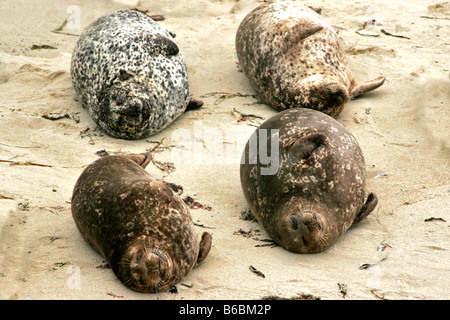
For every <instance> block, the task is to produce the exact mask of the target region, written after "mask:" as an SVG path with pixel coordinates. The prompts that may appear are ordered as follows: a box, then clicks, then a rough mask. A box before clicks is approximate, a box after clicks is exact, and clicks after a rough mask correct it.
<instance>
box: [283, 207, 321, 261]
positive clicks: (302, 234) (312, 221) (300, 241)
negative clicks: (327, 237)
mask: <svg viewBox="0 0 450 320" xmlns="http://www.w3.org/2000/svg"><path fill="white" fill-rule="evenodd" d="M284 228H285V230H286V232H285V233H286V234H287V235H288V237H287V239H284V240H285V241H284V242H285V245H286V248H287V249H288V250H290V251H293V252H318V251H320V250H319V247H320V241H319V239H320V238H321V236H320V234H321V231H322V229H323V227H322V224H321V222H320V220H319V219H318V215H317V214H316V213H315V212H313V211H303V212H298V213H295V214H292V215H290V216H289V217H288V218H287V219H286V220H285V226H284Z"/></svg>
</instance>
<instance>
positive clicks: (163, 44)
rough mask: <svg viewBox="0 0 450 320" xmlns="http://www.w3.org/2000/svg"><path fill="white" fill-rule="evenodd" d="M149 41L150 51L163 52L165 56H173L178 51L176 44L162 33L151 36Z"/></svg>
mask: <svg viewBox="0 0 450 320" xmlns="http://www.w3.org/2000/svg"><path fill="white" fill-rule="evenodd" d="M149 41H150V43H151V46H152V47H151V48H152V53H155V54H164V55H165V56H174V55H176V54H178V52H180V49H179V48H178V46H177V44H176V43H175V42H174V41H173V40H172V39H169V38H167V37H164V36H162V35H158V36H156V37H155V38H151V39H149Z"/></svg>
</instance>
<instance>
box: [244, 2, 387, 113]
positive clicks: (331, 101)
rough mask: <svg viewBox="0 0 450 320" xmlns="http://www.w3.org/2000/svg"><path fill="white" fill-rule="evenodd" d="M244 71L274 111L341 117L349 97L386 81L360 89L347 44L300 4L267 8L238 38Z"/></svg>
mask: <svg viewBox="0 0 450 320" xmlns="http://www.w3.org/2000/svg"><path fill="white" fill-rule="evenodd" d="M236 51H237V56H238V59H239V64H240V66H241V69H242V71H243V72H244V74H245V75H246V77H247V78H248V79H249V81H250V84H251V85H252V87H253V89H254V90H255V91H256V93H257V94H258V96H259V97H260V98H261V99H262V101H263V102H264V103H266V104H268V105H270V106H272V107H273V108H274V109H276V110H278V111H281V110H284V109H289V108H295V107H303V108H313V109H316V110H319V111H322V112H324V113H326V114H328V115H330V116H332V117H336V116H337V115H338V114H339V113H340V112H341V111H342V109H343V108H344V105H345V103H346V102H347V101H348V100H349V98H354V97H357V96H359V95H361V94H363V93H365V92H368V91H371V90H373V89H376V88H378V87H379V86H381V85H382V84H383V83H384V80H385V79H384V77H379V78H377V79H374V80H371V81H367V82H364V83H362V84H359V85H358V84H357V83H356V81H355V79H354V78H353V75H352V72H351V70H350V67H349V65H348V63H347V61H346V59H345V53H344V49H343V46H342V43H341V41H340V39H339V37H338V35H337V34H336V32H335V31H334V30H333V28H332V27H331V26H329V25H328V24H326V23H325V22H324V21H323V20H322V19H321V17H320V15H319V14H318V13H316V12H315V11H314V10H312V9H311V8H309V7H306V6H303V5H301V4H299V3H291V2H280V3H277V2H273V3H269V2H268V3H264V4H262V5H261V6H259V7H257V8H256V9H254V10H253V11H252V12H250V13H249V14H248V15H247V16H246V17H245V18H244V20H243V21H242V22H241V24H240V25H239V28H238V30H237V33H236Z"/></svg>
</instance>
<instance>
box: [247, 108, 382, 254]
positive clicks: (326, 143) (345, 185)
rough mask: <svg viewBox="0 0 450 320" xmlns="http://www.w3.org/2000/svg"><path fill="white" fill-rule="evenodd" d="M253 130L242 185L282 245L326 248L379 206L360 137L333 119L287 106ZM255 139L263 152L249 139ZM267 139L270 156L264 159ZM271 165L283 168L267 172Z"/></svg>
mask: <svg viewBox="0 0 450 320" xmlns="http://www.w3.org/2000/svg"><path fill="white" fill-rule="evenodd" d="M264 130H266V131H264ZM254 134H255V135H256V136H253V138H250V139H249V142H248V143H247V145H246V147H245V150H244V153H243V160H242V162H241V168H240V175H241V184H242V189H243V191H244V195H245V199H246V200H247V203H248V205H249V207H250V209H251V211H252V213H253V214H254V216H255V217H256V219H257V220H258V221H259V222H260V223H261V224H262V225H263V227H264V228H265V230H266V231H267V233H268V234H269V235H270V236H271V237H272V239H273V240H274V241H275V242H276V243H278V244H279V245H281V246H282V247H284V248H286V249H288V250H290V251H293V252H300V253H314V252H320V251H323V250H325V249H327V248H328V247H329V246H331V245H332V244H333V243H335V242H336V241H337V239H338V238H339V237H340V236H341V235H342V234H344V233H345V231H346V230H347V229H348V228H349V227H350V226H352V225H354V224H356V223H358V222H360V221H361V220H362V219H364V218H365V217H367V215H368V214H369V213H370V212H372V210H373V209H374V208H375V206H376V205H377V201H378V200H377V196H376V195H375V194H373V193H370V194H369V195H368V197H367V200H366V191H365V165H364V157H363V154H362V151H361V149H360V147H359V145H358V143H357V141H356V140H355V138H354V137H353V135H352V134H351V133H349V132H348V131H347V130H346V129H345V128H344V127H343V126H342V125H341V124H340V123H339V122H337V121H336V120H334V119H333V118H331V117H330V116H328V115H326V114H324V113H321V112H319V111H316V110H312V109H305V108H296V109H289V110H285V111H282V112H280V113H278V114H276V115H275V116H273V117H271V118H270V119H268V120H267V121H266V122H264V123H263V124H262V125H261V126H260V128H259V129H257V130H256V131H255V133H254ZM255 137H256V138H258V137H259V144H258V146H257V150H256V148H253V149H252V148H251V143H250V140H252V139H253V141H256V140H255ZM266 142H267V145H268V148H269V149H270V150H271V153H272V154H271V157H272V159H271V161H270V163H269V162H268V161H266V162H265V164H264V163H263V161H261V159H262V157H264V156H265V155H266V150H263V149H265V148H264V147H265V145H266ZM277 143H278V146H276V147H274V146H273V144H277ZM253 145H254V146H255V144H253ZM274 153H275V155H276V157H275V158H274ZM252 159H254V161H252ZM256 160H257V161H256ZM270 165H272V166H274V165H277V170H275V171H273V172H271V174H264V171H262V169H267V166H270ZM262 173H263V174H262Z"/></svg>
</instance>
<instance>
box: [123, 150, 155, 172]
mask: <svg viewBox="0 0 450 320" xmlns="http://www.w3.org/2000/svg"><path fill="white" fill-rule="evenodd" d="M127 158H128V159H130V160H133V161H134V162H136V163H137V164H138V165H140V166H141V167H142V168H144V169H145V167H147V165H148V164H149V163H150V161H152V155H151V154H150V152H145V153H141V154H129V155H127Z"/></svg>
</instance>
